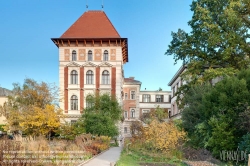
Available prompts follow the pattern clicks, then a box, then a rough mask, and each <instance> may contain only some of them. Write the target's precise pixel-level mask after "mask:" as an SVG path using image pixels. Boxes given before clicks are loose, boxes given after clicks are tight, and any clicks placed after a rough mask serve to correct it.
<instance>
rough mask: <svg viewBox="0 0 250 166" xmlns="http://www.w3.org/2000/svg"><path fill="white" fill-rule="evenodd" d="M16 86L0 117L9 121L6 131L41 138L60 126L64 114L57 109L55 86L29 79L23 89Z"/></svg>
mask: <svg viewBox="0 0 250 166" xmlns="http://www.w3.org/2000/svg"><path fill="white" fill-rule="evenodd" d="M13 85H14V88H13V90H12V94H11V95H10V96H8V101H7V102H6V103H5V104H4V106H3V107H1V108H0V113H1V114H2V115H4V116H5V117H6V119H7V125H6V129H8V130H11V131H13V132H15V131H18V130H21V131H23V132H25V133H26V134H30V135H40V134H48V133H49V132H50V131H52V130H54V129H56V128H57V127H59V126H60V118H59V115H61V110H60V109H59V108H57V107H56V106H55V105H54V103H55V101H56V100H57V92H58V91H57V87H56V86H54V85H52V84H48V83H45V82H41V83H39V82H37V81H35V80H33V79H29V78H27V79H25V80H24V84H23V85H20V84H17V83H14V84H13Z"/></svg>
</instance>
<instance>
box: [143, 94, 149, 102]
mask: <svg viewBox="0 0 250 166" xmlns="http://www.w3.org/2000/svg"><path fill="white" fill-rule="evenodd" d="M142 102H150V95H147V94H144V95H142Z"/></svg>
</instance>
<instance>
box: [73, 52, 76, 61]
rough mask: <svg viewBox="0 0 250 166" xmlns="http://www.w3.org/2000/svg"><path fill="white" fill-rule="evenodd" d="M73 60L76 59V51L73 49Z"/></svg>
mask: <svg viewBox="0 0 250 166" xmlns="http://www.w3.org/2000/svg"><path fill="white" fill-rule="evenodd" d="M72 61H76V51H75V50H73V51H72Z"/></svg>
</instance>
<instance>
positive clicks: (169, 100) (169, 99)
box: [168, 95, 171, 103]
mask: <svg viewBox="0 0 250 166" xmlns="http://www.w3.org/2000/svg"><path fill="white" fill-rule="evenodd" d="M168 102H169V103H171V95H169V98H168Z"/></svg>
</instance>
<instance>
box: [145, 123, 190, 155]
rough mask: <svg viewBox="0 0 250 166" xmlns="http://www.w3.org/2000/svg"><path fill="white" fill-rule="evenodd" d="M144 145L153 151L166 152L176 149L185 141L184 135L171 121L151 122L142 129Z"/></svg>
mask: <svg viewBox="0 0 250 166" xmlns="http://www.w3.org/2000/svg"><path fill="white" fill-rule="evenodd" d="M144 136H145V143H146V144H150V145H152V147H153V148H154V149H157V150H160V151H163V152H167V151H171V150H174V149H176V148H177V147H178V146H179V145H181V143H182V142H183V141H184V140H185V136H186V133H185V132H184V131H180V130H179V129H178V128H177V127H176V126H175V124H174V123H173V122H172V121H169V122H159V121H157V120H153V121H152V122H151V123H150V124H149V125H148V127H147V128H145V129H144Z"/></svg>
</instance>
